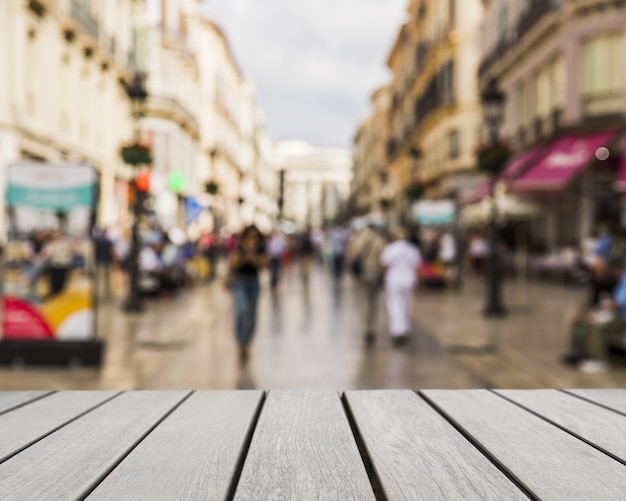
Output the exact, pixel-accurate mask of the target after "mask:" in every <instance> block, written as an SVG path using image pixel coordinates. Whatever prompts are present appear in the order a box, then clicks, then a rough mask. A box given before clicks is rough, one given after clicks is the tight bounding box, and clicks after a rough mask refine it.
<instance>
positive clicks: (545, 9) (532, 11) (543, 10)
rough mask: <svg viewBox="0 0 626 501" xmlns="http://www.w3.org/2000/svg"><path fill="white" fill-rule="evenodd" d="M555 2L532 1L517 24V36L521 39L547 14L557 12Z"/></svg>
mask: <svg viewBox="0 0 626 501" xmlns="http://www.w3.org/2000/svg"><path fill="white" fill-rule="evenodd" d="M558 8H559V6H558V4H557V1H556V0H534V1H531V2H530V3H529V7H528V10H526V12H525V13H524V14H522V16H521V18H520V20H519V21H518V23H517V36H518V38H520V39H521V38H522V37H523V36H524V35H526V33H528V32H529V31H530V30H531V29H532V28H533V27H534V26H535V25H536V24H537V23H538V22H539V21H541V19H542V18H543V17H544V16H546V15H547V14H549V13H551V12H553V11H556V10H558Z"/></svg>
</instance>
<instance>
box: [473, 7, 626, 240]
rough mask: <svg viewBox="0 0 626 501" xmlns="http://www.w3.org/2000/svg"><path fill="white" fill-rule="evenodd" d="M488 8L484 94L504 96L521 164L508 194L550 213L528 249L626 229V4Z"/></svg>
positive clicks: (540, 220) (535, 226) (509, 134)
mask: <svg viewBox="0 0 626 501" xmlns="http://www.w3.org/2000/svg"><path fill="white" fill-rule="evenodd" d="M484 3H485V17H484V23H483V28H482V34H483V36H482V41H481V54H482V56H481V64H480V69H479V76H480V85H481V87H482V88H485V87H486V86H487V85H488V84H489V82H491V81H494V80H495V81H497V82H498V85H499V87H500V88H501V89H502V91H503V92H504V93H505V95H506V98H507V99H506V107H505V113H504V123H503V125H502V128H501V136H502V137H503V139H504V140H505V141H506V142H508V143H509V144H510V145H511V147H512V149H513V150H514V151H515V152H516V153H517V154H518V155H517V158H518V159H520V158H521V161H520V162H519V163H520V168H519V169H518V172H516V173H514V175H513V176H511V177H510V178H509V179H508V180H507V183H506V185H507V186H506V188H507V190H508V191H509V192H510V193H513V194H516V195H519V196H523V197H524V198H526V199H529V200H532V201H533V202H535V203H537V204H539V205H540V207H541V211H540V212H541V216H540V217H536V218H534V219H532V220H529V221H527V222H526V223H525V225H526V240H528V241H529V242H530V244H531V245H533V244H536V245H538V246H540V247H544V248H546V249H548V250H551V249H556V248H558V247H562V246H564V245H572V244H574V243H577V242H579V241H580V240H581V239H582V238H584V237H586V236H589V235H590V234H591V232H592V230H593V228H594V227H595V226H596V225H598V224H609V225H611V226H613V227H618V226H621V227H623V226H624V222H625V219H624V203H623V198H622V197H620V196H618V189H617V188H618V186H616V184H618V183H619V181H620V176H621V177H623V174H621V172H622V167H621V164H622V162H623V143H622V135H623V134H622V133H623V130H624V125H625V124H626V120H625V116H626V3H624V2H608V1H603V0H588V1H584V2H583V1H580V2H570V1H564V0H551V1H524V2H518V1H510V0H490V1H485V2H484ZM524 154H526V155H527V157H526V158H527V159H528V161H525V162H524V158H523V157H521V156H522V155H524ZM541 169H543V170H541ZM557 173H558V175H557Z"/></svg>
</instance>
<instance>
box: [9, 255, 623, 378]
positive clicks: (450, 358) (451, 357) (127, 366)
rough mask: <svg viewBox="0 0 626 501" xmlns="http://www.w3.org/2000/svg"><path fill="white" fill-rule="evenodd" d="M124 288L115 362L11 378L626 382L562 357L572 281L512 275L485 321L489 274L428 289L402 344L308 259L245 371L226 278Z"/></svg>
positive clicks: (270, 309)
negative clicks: (144, 294) (180, 286)
mask: <svg viewBox="0 0 626 501" xmlns="http://www.w3.org/2000/svg"><path fill="white" fill-rule="evenodd" d="M117 289H118V290H120V293H119V297H118V298H117V299H116V300H115V301H112V302H110V303H108V304H106V305H105V306H104V307H103V308H102V309H101V311H100V314H99V317H98V325H99V329H100V333H101V335H102V337H104V338H105V339H106V343H107V350H106V357H105V363H104V366H103V368H102V369H101V370H100V371H98V370H92V369H85V368H80V367H73V368H66V369H54V370H50V369H46V370H40V369H36V370H35V369H24V368H20V367H15V368H8V369H7V368H5V369H2V370H0V389H5V390H6V389H183V388H193V389H233V388H239V389H251V388H262V389H278V388H298V389H306V388H316V389H364V388H475V387H493V388H545V387H556V388H574V387H577V388H581V387H623V386H625V385H626V362H625V361H624V359H623V358H622V362H621V363H622V364H624V365H623V366H621V367H620V366H618V367H615V368H614V369H613V370H612V371H611V372H610V373H606V374H597V375H585V374H582V373H579V372H578V371H576V370H573V369H571V368H569V367H566V366H564V365H562V364H561V363H560V362H559V357H560V355H561V354H562V353H563V352H564V351H565V350H566V347H567V336H568V333H567V330H568V322H569V320H571V318H572V316H573V315H574V312H575V310H576V308H577V307H578V305H580V304H581V302H582V300H583V298H584V294H585V291H584V290H583V289H582V288H578V287H570V288H567V287H566V286H564V285H561V284H540V283H537V282H530V283H528V282H523V281H518V282H514V283H510V284H508V285H507V290H506V302H507V307H508V308H509V311H510V314H509V315H508V316H507V317H506V318H504V319H501V320H485V319H484V318H483V317H482V316H481V314H480V312H481V308H482V303H483V296H484V294H483V286H482V282H481V281H480V280H478V279H475V278H469V279H468V280H466V283H465V286H464V288H463V290H462V291H461V292H452V291H427V290H420V291H419V292H418V293H417V294H416V297H415V309H414V325H415V331H414V335H413V338H412V340H411V343H410V344H409V345H408V346H405V347H402V348H396V347H393V346H392V345H391V343H390V342H389V338H388V335H387V333H386V330H385V321H386V318H385V315H384V309H383V304H382V296H381V304H380V313H381V314H380V316H379V320H380V325H379V326H378V334H379V335H378V339H377V342H376V344H375V345H374V346H373V347H372V348H369V349H368V348H366V347H365V346H364V344H363V342H362V336H363V332H362V330H363V329H362V326H361V323H360V317H361V314H360V308H359V295H358V291H357V290H356V288H355V284H354V283H353V281H352V280H351V279H350V277H344V279H343V281H342V282H341V283H340V284H335V283H334V282H333V280H332V278H331V277H330V275H329V274H328V273H327V272H326V270H323V269H321V268H319V269H316V270H315V271H314V274H313V276H312V278H311V281H310V284H309V286H308V287H305V286H304V285H303V284H302V283H301V281H300V276H299V273H298V269H297V267H295V266H294V267H292V268H290V269H288V270H287V271H286V273H285V276H284V279H283V283H281V285H280V287H279V290H278V291H277V292H275V293H272V292H270V290H269V288H268V287H267V285H266V284H265V285H264V288H263V293H262V296H261V300H260V305H259V325H258V330H257V335H256V338H255V342H254V345H253V351H252V360H251V362H250V364H249V367H248V368H247V369H245V370H240V369H239V367H238V364H237V356H236V354H237V352H236V346H235V342H234V336H233V333H232V326H233V307H232V300H231V297H230V294H229V293H228V292H227V291H225V290H224V289H223V288H222V286H221V285H220V284H219V283H215V284H213V285H210V286H199V287H196V288H192V289H189V290H187V291H184V292H183V293H181V294H180V295H179V296H177V297H175V298H173V299H159V300H153V301H151V302H149V303H148V310H147V311H146V312H145V313H144V314H141V315H135V316H128V315H126V314H124V313H122V312H121V310H120V308H119V301H120V299H121V296H122V293H121V287H117Z"/></svg>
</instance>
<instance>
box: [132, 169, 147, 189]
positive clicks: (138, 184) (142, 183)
mask: <svg viewBox="0 0 626 501" xmlns="http://www.w3.org/2000/svg"><path fill="white" fill-rule="evenodd" d="M135 188H136V190H137V191H140V192H144V193H147V192H149V191H150V172H148V171H143V172H140V173H139V174H137V177H136V178H135Z"/></svg>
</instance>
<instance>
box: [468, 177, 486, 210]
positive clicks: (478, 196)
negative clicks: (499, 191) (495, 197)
mask: <svg viewBox="0 0 626 501" xmlns="http://www.w3.org/2000/svg"><path fill="white" fill-rule="evenodd" d="M487 195H489V181H481V182H480V183H478V184H477V185H476V186H474V187H473V188H472V189H471V190H470V192H469V193H468V194H467V195H465V196H464V197H463V202H462V203H463V205H469V204H475V203H476V202H480V201H481V200H482V199H483V198H485V197H486V196H487Z"/></svg>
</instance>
